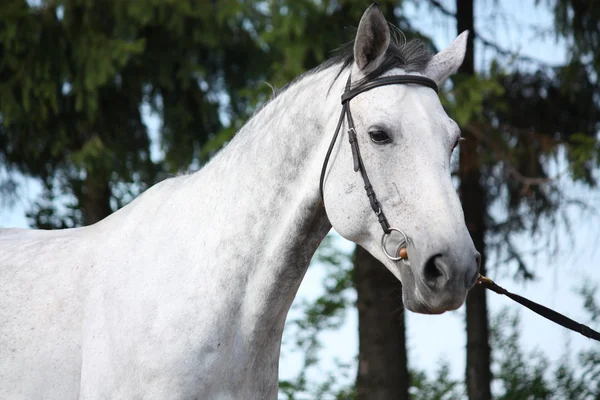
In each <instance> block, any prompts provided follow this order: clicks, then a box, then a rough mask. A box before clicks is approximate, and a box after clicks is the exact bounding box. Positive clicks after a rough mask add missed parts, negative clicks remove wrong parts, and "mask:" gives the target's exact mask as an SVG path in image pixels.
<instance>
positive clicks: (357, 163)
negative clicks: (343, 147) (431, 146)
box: [319, 75, 438, 261]
mask: <svg viewBox="0 0 600 400" xmlns="http://www.w3.org/2000/svg"><path fill="white" fill-rule="evenodd" d="M407 84H414V85H421V86H426V87H429V88H431V89H433V90H435V92H436V93H437V92H438V86H437V84H436V83H435V82H434V81H433V80H431V79H429V78H426V77H424V76H418V75H397V76H386V77H382V78H377V79H374V80H372V81H370V82H367V83H365V84H362V85H359V86H357V87H355V88H354V89H352V80H351V76H349V77H348V81H347V82H346V90H345V91H344V94H342V112H341V114H340V118H339V120H338V123H337V127H336V128H335V134H334V135H333V138H332V139H331V144H330V145H329V149H327V155H326V156H325V161H324V162H323V168H322V169H321V181H320V184H319V190H320V192H321V200H322V201H323V204H325V200H324V197H323V183H324V181H325V172H326V170H327V164H328V163H329V157H330V156H331V152H332V151H333V147H334V145H335V141H336V140H337V137H338V134H339V133H340V130H341V128H342V124H343V122H344V117H347V123H348V140H349V142H350V147H351V149H352V158H353V160H354V172H356V171H360V174H361V176H362V179H363V182H364V184H365V190H366V192H367V197H368V198H369V203H370V204H371V209H372V210H373V212H374V213H375V215H376V216H377V219H378V220H379V224H380V225H381V229H383V236H382V237H381V247H382V249H383V252H384V253H385V255H386V257H388V258H389V259H390V260H392V261H399V260H402V261H405V258H404V257H401V256H393V255H391V254H389V253H388V252H387V250H386V238H387V236H388V235H389V234H390V233H391V232H392V231H396V232H398V233H400V235H402V237H403V241H401V242H400V244H399V245H398V249H397V251H396V254H399V251H400V248H401V247H402V246H403V245H407V244H408V237H407V236H406V234H405V233H404V232H403V231H402V230H400V229H398V228H392V227H390V224H389V222H388V220H387V218H386V216H385V214H384V212H383V209H382V208H381V203H379V200H377V196H376V194H375V190H374V189H373V185H371V181H370V180H369V175H368V174H367V170H366V169H365V164H364V162H363V159H362V156H361V155H360V148H359V146H358V140H357V137H356V128H355V126H354V120H353V119H352V112H351V111H350V100H352V99H353V98H354V97H356V96H358V95H359V94H361V93H364V92H366V91H368V90H371V89H375V88H377V87H380V86H387V85H407Z"/></svg>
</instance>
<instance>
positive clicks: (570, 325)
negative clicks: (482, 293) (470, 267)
mask: <svg viewBox="0 0 600 400" xmlns="http://www.w3.org/2000/svg"><path fill="white" fill-rule="evenodd" d="M477 284H479V285H481V286H483V287H484V288H486V289H489V290H491V291H492V292H496V293H498V294H502V295H505V296H507V297H509V298H511V299H513V300H514V301H516V302H517V303H519V304H521V305H523V306H525V307H527V308H529V309H530V310H531V311H533V312H535V313H537V314H539V315H541V316H542V317H544V318H546V319H549V320H550V321H552V322H554V323H556V324H558V325H560V326H562V327H564V328H567V329H570V330H572V331H574V332H578V333H581V334H582V335H583V336H585V337H587V338H589V339H594V340H597V341H599V342H600V332H596V331H595V330H593V329H592V328H590V327H589V326H587V325H583V324H580V323H579V322H577V321H573V320H572V319H571V318H569V317H567V316H565V315H562V314H561V313H558V312H556V311H554V310H552V309H550V308H548V307H545V306H543V305H541V304H538V303H536V302H534V301H531V300H529V299H526V298H525V297H523V296H519V295H518V294H514V293H511V292H509V291H508V290H506V289H504V288H503V287H501V286H499V285H498V284H496V282H494V281H493V280H491V279H490V278H488V277H485V276H483V275H479V279H477Z"/></svg>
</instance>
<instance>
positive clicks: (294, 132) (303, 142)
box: [192, 67, 343, 329]
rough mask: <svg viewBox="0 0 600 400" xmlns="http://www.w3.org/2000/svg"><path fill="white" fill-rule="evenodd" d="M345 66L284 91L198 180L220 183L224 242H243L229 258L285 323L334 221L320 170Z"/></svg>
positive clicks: (216, 194) (217, 193) (200, 186)
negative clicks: (325, 202) (326, 206)
mask: <svg viewBox="0 0 600 400" xmlns="http://www.w3.org/2000/svg"><path fill="white" fill-rule="evenodd" d="M337 71H338V68H336V67H330V68H327V69H323V70H320V71H317V72H314V73H311V74H309V75H307V76H305V77H303V78H300V79H299V80H298V81H296V82H295V83H294V84H292V85H291V86H290V87H289V88H287V89H286V90H284V91H283V92H282V93H280V94H279V95H278V96H276V97H275V98H274V99H273V100H272V101H271V102H269V103H268V104H267V105H266V106H265V107H264V108H263V109H262V110H261V111H260V112H258V113H257V114H256V115H255V116H254V117H253V118H252V119H251V120H250V121H249V122H248V123H247V125H246V126H245V127H244V128H243V129H242V130H241V131H240V132H239V133H238V134H237V135H236V137H235V138H234V140H232V142H231V143H230V144H229V145H228V146H227V147H226V148H225V149H224V150H223V151H222V152H221V153H220V154H219V155H217V156H216V157H215V158H214V159H213V161H211V163H209V165H207V166H206V167H205V168H204V170H202V171H200V173H198V174H195V175H197V181H196V182H195V183H194V184H193V185H192V187H194V186H195V187H196V190H197V191H199V192H202V191H204V192H205V191H206V185H205V182H206V180H207V179H208V180H209V181H210V182H211V183H212V182H218V184H217V188H216V190H213V188H211V193H212V197H213V198H214V200H215V201H217V203H215V204H218V207H214V208H213V209H214V212H215V213H218V212H219V211H218V210H223V212H224V213H225V214H226V217H224V218H225V220H223V219H220V221H222V222H223V223H222V226H221V227H220V230H219V235H220V236H221V239H220V240H221V241H222V243H220V244H219V246H220V245H225V246H227V245H228V246H229V247H231V245H232V244H233V245H234V247H236V251H235V252H236V254H235V257H232V260H230V261H227V262H226V264H227V265H230V266H232V268H233V269H234V271H232V272H231V273H235V274H236V276H238V275H244V276H245V277H248V279H247V280H246V282H247V284H246V285H247V288H246V296H250V297H251V298H252V299H251V300H248V301H249V302H250V304H253V305H254V307H255V308H256V307H258V306H257V303H258V304H260V305H261V306H262V307H258V309H259V311H261V312H263V318H272V320H273V321H277V322H279V323H278V324H276V325H280V326H279V328H281V329H283V322H284V319H285V315H286V314H287V311H288V309H289V306H290V305H291V302H292V300H293V298H294V296H295V294H296V291H297V288H298V286H299V284H300V281H301V280H302V278H303V276H304V274H305V272H306V269H307V267H308V264H309V262H310V259H311V257H312V255H313V254H314V252H315V251H316V249H317V247H318V245H319V243H320V242H321V241H322V239H323V238H324V236H325V235H326V234H327V232H328V231H329V229H330V228H331V225H330V223H329V220H328V219H327V216H326V214H325V209H324V207H323V205H322V202H321V199H320V195H319V174H320V172H321V166H322V164H323V159H324V157H325V153H326V150H327V145H328V143H329V141H330V140H331V136H332V134H333V129H334V127H335V122H336V120H337V117H338V114H339V112H340V110H341V105H340V103H339V95H340V94H341V93H342V91H343V82H342V81H343V80H342V79H335V78H336V75H337ZM334 81H335V82H334ZM332 82H334V83H333V86H332ZM330 87H331V89H330ZM329 93H331V94H329ZM193 177H194V176H193ZM238 245H239V247H238ZM232 256H233V254H232ZM234 259H235V260H234ZM238 264H242V265H238ZM265 310H269V311H268V312H265ZM256 311H257V309H254V310H253V312H255V313H256Z"/></svg>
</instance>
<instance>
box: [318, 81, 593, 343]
mask: <svg viewBox="0 0 600 400" xmlns="http://www.w3.org/2000/svg"><path fill="white" fill-rule="evenodd" d="M407 84H414V85H421V86H426V87H429V88H431V89H433V90H435V92H436V93H437V92H438V86H437V84H436V83H435V82H434V81H433V80H431V79H429V78H426V77H424V76H418V75H397V76H386V77H383V78H377V79H374V80H372V81H370V82H367V83H364V84H362V85H359V86H357V87H355V88H354V89H352V87H351V86H352V81H351V77H350V76H349V77H348V81H347V82H346V89H345V91H344V94H342V112H341V114H340V118H339V120H338V123H337V127H336V128H335V134H334V135H333V138H332V139H331V143H330V144H329V148H328V149H327V154H326V155H325V160H324V162H323V168H322V169H321V181H320V183H319V190H320V192H321V201H323V204H325V199H324V197H323V183H324V181H325V172H326V170H327V164H328V163H329V157H330V156H331V152H332V151H333V147H334V145H335V141H336V140H337V137H338V134H339V133H340V130H341V128H342V124H343V122H344V117H347V121H348V140H349V142H350V147H351V148H352V158H353V160H354V172H356V171H360V174H361V176H362V179H363V182H364V184H365V190H366V192H367V197H368V198H369V203H370V204H371V209H373V212H374V213H375V215H376V216H377V219H378V220H379V224H380V225H381V229H383V236H382V237H381V247H382V249H383V252H384V254H385V255H386V257H387V258H389V259H390V260H392V261H400V260H402V262H407V261H406V260H407V259H408V255H407V252H406V248H405V247H404V246H407V245H408V237H407V236H406V234H405V233H404V232H403V231H402V230H400V229H398V228H393V227H390V224H389V222H388V220H387V218H386V217H385V214H384V212H383V209H382V208H381V203H379V200H377V196H376V195H375V190H374V189H373V185H371V181H370V180H369V175H368V174H367V170H366V169H365V164H364V163H363V159H362V157H361V155H360V148H359V147H358V140H357V137H356V129H355V127H354V120H353V119H352V113H351V112H350V100H352V99H353V98H354V97H356V96H358V95H359V94H361V93H364V92H366V91H368V90H371V89H374V88H376V87H380V86H386V85H407ZM392 231H395V232H398V233H400V235H402V238H403V241H401V242H400V244H399V245H398V248H397V250H396V254H397V255H398V256H397V257H396V256H392V255H391V254H389V253H388V252H387V250H386V238H387V237H388V235H389V234H390V233H391V232H392ZM477 283H478V284H479V285H481V286H483V287H484V288H486V289H489V290H491V291H493V292H495V293H498V294H502V295H506V296H508V297H509V298H511V299H512V300H514V301H516V302H517V303H519V304H521V305H523V306H525V307H527V308H529V309H530V310H532V311H533V312H535V313H537V314H539V315H541V316H542V317H544V318H547V319H549V320H551V321H553V322H555V323H557V324H559V325H561V326H562V327H565V328H567V329H570V330H572V331H575V332H579V333H581V334H582V335H583V336H585V337H587V338H590V339H594V340H597V341H600V332H597V331H595V330H593V329H592V328H590V327H589V326H586V325H583V324H580V323H579V322H576V321H574V320H572V319H570V318H568V317H566V316H564V315H562V314H560V313H558V312H556V311H554V310H551V309H549V308H547V307H545V306H543V305H541V304H538V303H536V302H533V301H531V300H529V299H526V298H525V297H522V296H519V295H518V294H514V293H511V292H509V291H508V290H506V289H504V288H502V287H501V286H499V285H497V284H496V283H495V282H494V281H492V280H491V279H490V278H487V277H485V276H483V275H479V279H478V280H477Z"/></svg>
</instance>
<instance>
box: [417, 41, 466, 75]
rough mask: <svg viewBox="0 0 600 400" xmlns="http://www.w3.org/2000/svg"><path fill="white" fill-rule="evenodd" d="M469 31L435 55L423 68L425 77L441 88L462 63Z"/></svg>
mask: <svg viewBox="0 0 600 400" xmlns="http://www.w3.org/2000/svg"><path fill="white" fill-rule="evenodd" d="M468 37H469V31H464V32H463V33H461V34H460V35H458V37H457V38H456V39H454V41H453V42H452V43H450V46H448V47H447V48H445V49H444V50H442V51H440V52H439V53H437V54H436V55H435V56H433V58H432V59H431V61H430V62H429V64H428V65H427V68H425V76H426V77H428V78H430V79H432V80H433V81H434V82H435V83H437V85H438V86H441V85H442V84H443V83H444V82H445V81H446V79H448V77H449V76H450V75H452V74H454V73H456V71H458V68H459V67H460V66H461V64H462V63H463V60H464V58H465V53H466V51H467V38H468Z"/></svg>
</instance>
